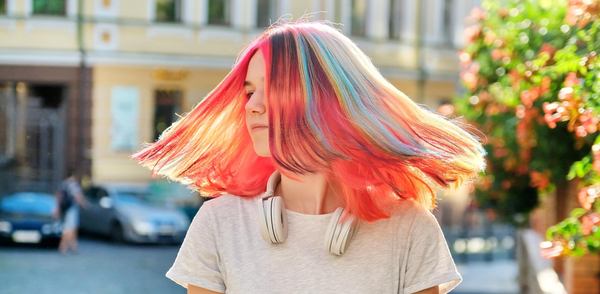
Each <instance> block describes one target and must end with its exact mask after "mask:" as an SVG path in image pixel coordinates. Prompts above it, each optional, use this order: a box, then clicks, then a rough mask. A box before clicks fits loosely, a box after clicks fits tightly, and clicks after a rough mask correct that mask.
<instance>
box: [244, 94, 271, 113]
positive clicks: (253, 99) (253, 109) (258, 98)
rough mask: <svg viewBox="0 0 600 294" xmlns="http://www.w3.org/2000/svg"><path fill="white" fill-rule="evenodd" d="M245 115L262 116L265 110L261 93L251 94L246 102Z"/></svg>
mask: <svg viewBox="0 0 600 294" xmlns="http://www.w3.org/2000/svg"><path fill="white" fill-rule="evenodd" d="M245 108H246V113H249V114H263V113H264V112H265V110H266V107H265V104H264V97H263V93H262V91H255V92H254V93H252V95H251V96H250V98H249V99H248V101H247V102H246V106H245Z"/></svg>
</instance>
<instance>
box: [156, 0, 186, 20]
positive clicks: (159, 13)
mask: <svg viewBox="0 0 600 294" xmlns="http://www.w3.org/2000/svg"><path fill="white" fill-rule="evenodd" d="M155 9H156V14H155V21H156V22H181V0H156V7H155Z"/></svg>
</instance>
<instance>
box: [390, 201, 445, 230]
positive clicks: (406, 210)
mask: <svg viewBox="0 0 600 294" xmlns="http://www.w3.org/2000/svg"><path fill="white" fill-rule="evenodd" d="M390 218H391V219H392V220H393V221H394V222H396V223H398V224H399V226H400V229H401V230H402V231H404V232H409V233H411V234H415V233H417V232H423V233H424V232H431V231H432V230H433V232H435V231H436V230H437V229H438V228H439V223H438V221H437V218H436V217H435V215H434V214H433V212H432V211H431V210H429V209H427V208H425V207H424V206H423V205H421V204H419V203H418V202H416V201H414V200H405V201H402V202H401V203H400V204H399V205H398V206H397V207H395V208H394V209H393V210H392V215H391V217H390Z"/></svg>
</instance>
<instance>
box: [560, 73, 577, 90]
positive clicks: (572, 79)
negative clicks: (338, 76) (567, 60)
mask: <svg viewBox="0 0 600 294" xmlns="http://www.w3.org/2000/svg"><path fill="white" fill-rule="evenodd" d="M577 84H579V79H578V78H577V73H575V72H570V73H569V74H567V77H566V78H565V81H564V85H565V87H573V86H575V85H577Z"/></svg>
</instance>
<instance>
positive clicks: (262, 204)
mask: <svg viewBox="0 0 600 294" xmlns="http://www.w3.org/2000/svg"><path fill="white" fill-rule="evenodd" d="M267 202H270V201H268V199H267V200H265V199H263V198H262V197H259V198H258V201H257V202H256V203H257V204H258V223H259V225H258V226H259V227H260V235H261V236H262V238H263V239H264V240H265V241H267V242H269V243H273V240H274V239H273V237H271V235H272V234H271V233H270V232H269V227H268V225H267V224H268V223H269V220H268V218H267V214H266V213H265V211H266V206H267V205H268V204H267Z"/></svg>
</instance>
